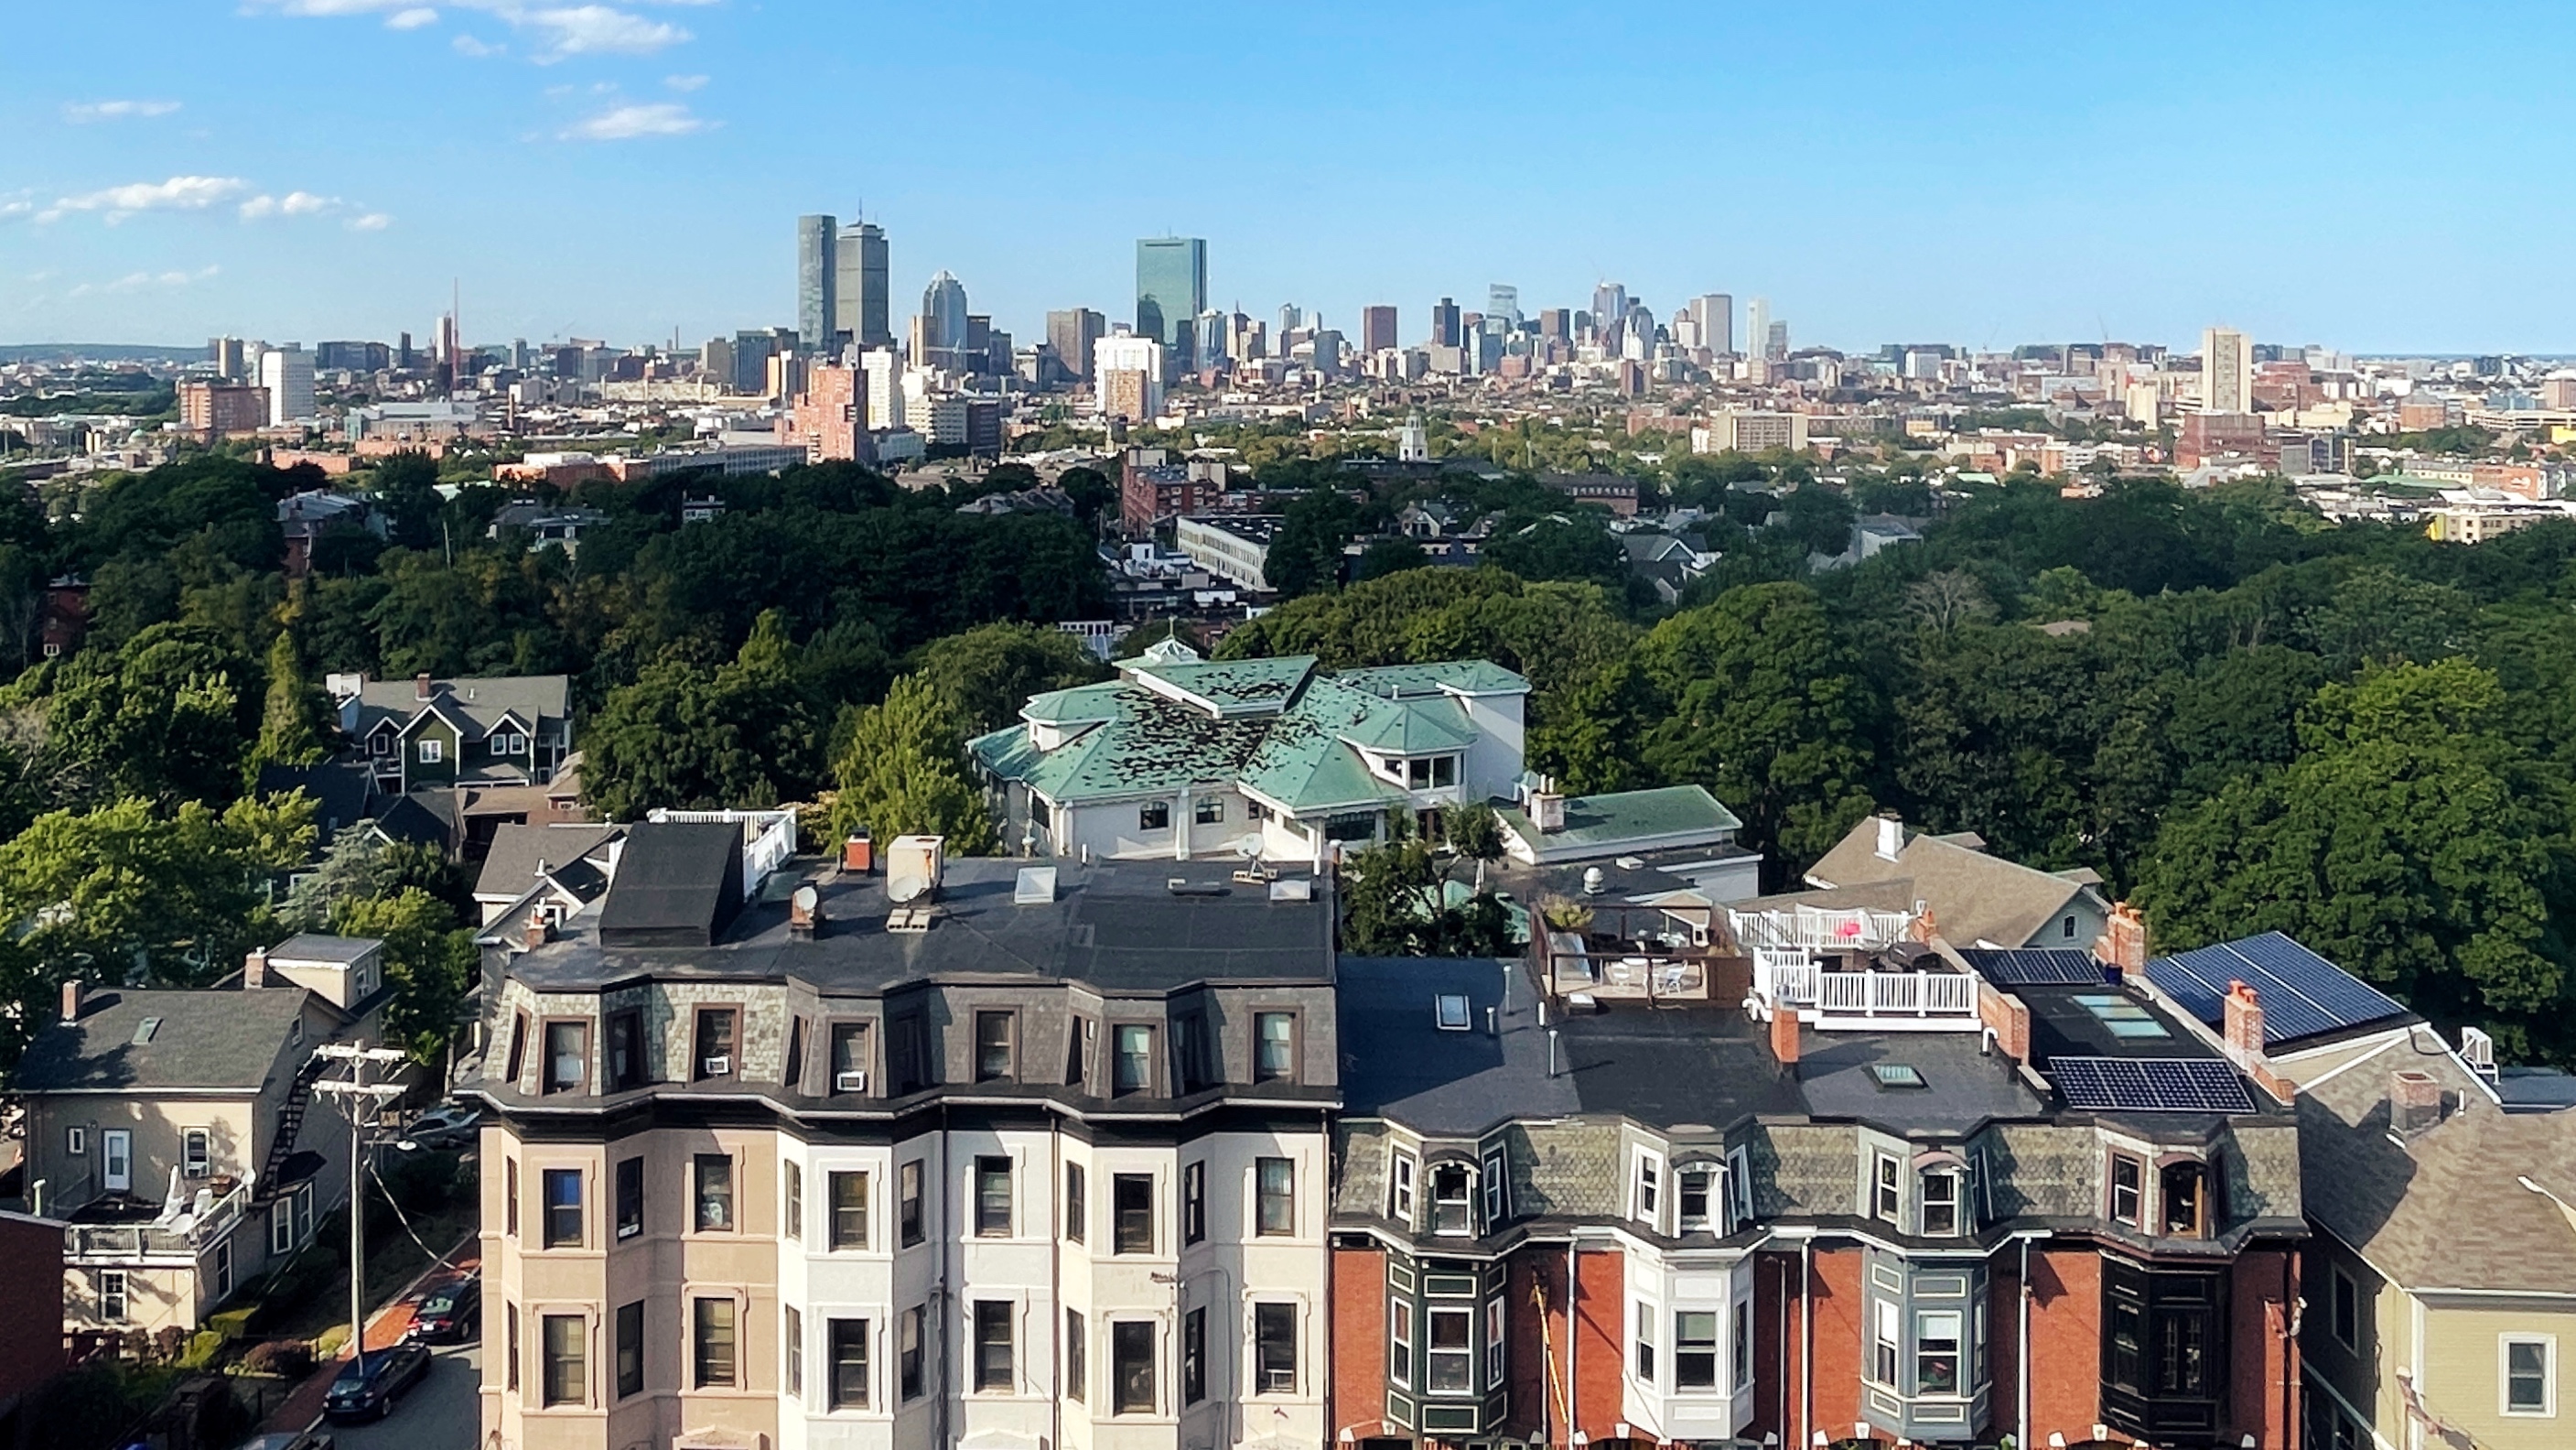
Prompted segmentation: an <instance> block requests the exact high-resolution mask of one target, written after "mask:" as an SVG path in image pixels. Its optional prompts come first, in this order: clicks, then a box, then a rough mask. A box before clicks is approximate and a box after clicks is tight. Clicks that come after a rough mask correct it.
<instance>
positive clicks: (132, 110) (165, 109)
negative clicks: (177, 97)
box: [63, 101, 179, 125]
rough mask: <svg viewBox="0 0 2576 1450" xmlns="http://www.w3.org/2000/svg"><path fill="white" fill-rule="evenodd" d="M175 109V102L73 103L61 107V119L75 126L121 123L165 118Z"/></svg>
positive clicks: (177, 107)
mask: <svg viewBox="0 0 2576 1450" xmlns="http://www.w3.org/2000/svg"><path fill="white" fill-rule="evenodd" d="M177 109H179V103H178V102H177V101H74V102H71V103H69V104H67V105H65V106H64V107H63V119H64V120H66V121H70V122H72V123H74V124H76V125H77V124H81V123H85V122H89V121H121V120H124V119H125V118H126V117H128V116H143V117H151V116H166V115H169V114H170V113H171V112H172V111H175V110H177Z"/></svg>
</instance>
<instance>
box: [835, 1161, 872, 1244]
mask: <svg viewBox="0 0 2576 1450" xmlns="http://www.w3.org/2000/svg"><path fill="white" fill-rule="evenodd" d="M831 1185H832V1248H833V1249H834V1250H835V1251H841V1250H851V1249H865V1248H866V1247H867V1246H868V1175H866V1174H864V1173H835V1174H833V1175H831Z"/></svg>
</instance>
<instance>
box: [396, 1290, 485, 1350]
mask: <svg viewBox="0 0 2576 1450" xmlns="http://www.w3.org/2000/svg"><path fill="white" fill-rule="evenodd" d="M482 1320H483V1279H482V1276H481V1275H479V1274H468V1275H466V1276H465V1277H464V1278H461V1279H450V1280H448V1281H447V1282H446V1283H443V1284H432V1285H430V1286H429V1287H428V1288H427V1289H424V1290H422V1291H421V1295H420V1303H418V1304H417V1305H414V1306H413V1308H412V1311H411V1328H410V1329H408V1330H406V1331H404V1337H405V1338H407V1339H417V1340H420V1341H423V1342H424V1343H428V1344H451V1343H462V1342H464V1341H466V1340H469V1339H472V1338H473V1337H474V1330H475V1326H477V1325H478V1324H480V1323H482Z"/></svg>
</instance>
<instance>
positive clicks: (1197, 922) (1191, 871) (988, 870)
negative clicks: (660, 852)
mask: <svg viewBox="0 0 2576 1450" xmlns="http://www.w3.org/2000/svg"><path fill="white" fill-rule="evenodd" d="M727 829H730V828H727ZM630 850H631V848H630ZM1024 867H1039V868H1045V869H1051V870H1052V871H1053V872H1054V873H1055V879H1056V889H1055V891H1054V894H1053V896H1052V898H1051V899H1049V900H1044V901H1036V902H1030V903H1027V904H1020V903H1017V902H1015V900H1014V895H1015V886H1016V883H1017V881H1018V878H1019V874H1020V872H1021V870H1022V869H1023V868H1024ZM624 869H625V867H624V865H623V864H621V866H620V874H621V875H622V874H623V872H624ZM1231 873H1232V867H1231V865H1230V864H1217V863H1210V862H1204V861H1186V862H1184V861H1110V862H1100V863H1096V864H1094V865H1090V866H1083V865H1079V864H1076V863H1073V862H1069V861H1045V862H1026V861H1017V860H1011V859H1007V858H978V857H961V858H954V859H951V860H950V861H949V862H948V863H947V866H946V871H945V874H944V879H943V881H942V883H941V886H940V888H939V891H938V894H937V897H936V900H935V910H936V915H935V917H934V919H933V921H932V924H931V927H930V929H929V930H928V931H924V932H898V931H889V930H887V927H886V921H887V917H888V914H889V912H890V911H891V910H892V906H893V904H892V903H891V902H889V901H888V900H887V898H886V894H885V878H884V877H883V876H878V875H867V876H860V875H849V874H841V873H837V872H823V871H820V870H819V869H818V871H817V873H816V874H815V875H814V878H813V885H814V886H815V888H816V890H817V892H818V893H819V894H820V896H821V907H822V911H821V914H822V917H823V928H822V930H821V931H820V932H819V933H817V934H816V935H814V936H811V937H803V936H798V935H796V934H794V933H792V932H791V931H790V930H789V928H788V920H787V918H788V907H787V904H786V901H785V899H784V898H785V896H786V892H784V891H782V890H779V889H778V887H777V883H776V882H775V881H773V883H772V885H771V887H770V889H768V890H765V891H763V892H762V893H761V896H762V898H763V899H762V900H759V901H754V902H750V903H747V904H746V905H745V906H744V907H743V909H742V911H741V913H740V914H739V915H738V916H736V917H735V918H734V919H733V920H732V922H731V923H730V924H729V925H728V926H726V927H725V928H724V930H723V931H722V932H721V933H720V935H719V937H718V939H717V940H716V942H715V943H714V944H713V945H711V946H694V947H692V946H672V945H659V944H656V945H647V946H622V945H618V944H616V943H615V942H613V941H612V942H611V943H610V944H607V945H603V944H602V943H601V942H600V940H599V935H600V932H599V918H598V917H597V916H596V915H594V914H590V913H584V914H583V915H581V916H576V917H574V918H573V919H572V920H571V921H570V922H568V923H566V924H565V931H566V935H565V937H564V938H563V939H561V940H557V941H554V942H550V943H548V944H546V945H545V946H542V947H539V948H537V949H536V950H534V951H531V952H527V953H525V954H524V955H518V956H514V957H513V958H512V959H511V960H510V961H509V962H508V964H507V965H506V967H505V968H504V970H506V971H507V972H508V973H509V974H510V975H511V976H514V977H516V978H518V979H519V980H521V981H523V982H526V983H527V984H528V985H530V986H532V987H534V988H536V989H538V990H540V991H579V990H584V989H587V988H595V987H598V986H602V985H605V984H607V983H611V982H617V981H622V980H625V979H628V978H632V977H638V976H654V977H664V978H713V979H724V978H742V979H751V980H762V979H768V980H782V979H785V978H788V977H794V978H796V979H798V980H800V981H804V982H807V983H810V984H811V985H813V986H814V987H815V988H816V989H818V990H820V991H825V992H861V993H864V992H875V991H882V990H885V989H886V988H889V987H894V986H898V985H901V984H904V983H906V982H912V981H920V980H925V979H929V978H933V977H938V978H946V979H967V980H971V979H984V980H1008V979H1011V978H1015V977H1017V978H1026V979H1031V980H1067V981H1080V982H1085V983H1088V984H1090V985H1092V986H1094V987H1097V988H1100V989H1102V990H1104V991H1111V992H1163V991H1168V990H1171V989H1172V988H1175V987H1180V986H1186V985H1188V984H1190V983H1193V982H1203V981H1204V982H1226V981H1245V982H1250V981H1274V982H1315V983H1329V982H1331V981H1332V979H1333V903H1332V893H1331V888H1330V884H1329V883H1328V882H1322V881H1311V880H1309V879H1308V878H1306V877H1304V876H1295V877H1286V878H1283V882H1284V883H1286V884H1289V885H1290V887H1291V890H1292V891H1294V890H1297V889H1299V888H1302V889H1303V893H1304V894H1305V895H1306V897H1307V898H1308V899H1306V900H1273V899H1272V897H1273V894H1274V893H1273V890H1272V888H1271V886H1270V885H1266V884H1261V883H1253V884H1241V883H1236V882H1234V881H1232V880H1231V879H1230V877H1231ZM1175 878H1178V879H1180V880H1182V881H1184V882H1185V883H1187V889H1186V890H1183V891H1175V890H1173V889H1172V888H1171V886H1170V885H1169V882H1170V881H1172V880H1173V879H1175ZM615 898H616V892H615V890H614V889H612V890H611V892H610V896H609V899H610V900H612V901H613V900H615Z"/></svg>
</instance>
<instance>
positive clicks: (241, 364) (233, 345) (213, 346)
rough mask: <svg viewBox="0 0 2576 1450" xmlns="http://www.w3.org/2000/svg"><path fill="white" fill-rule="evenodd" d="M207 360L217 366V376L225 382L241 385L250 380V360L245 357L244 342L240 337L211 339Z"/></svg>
mask: <svg viewBox="0 0 2576 1450" xmlns="http://www.w3.org/2000/svg"><path fill="white" fill-rule="evenodd" d="M206 360H207V361H208V362H211V363H213V364H214V365H215V376H216V377H217V378H219V379H221V380H223V381H224V382H227V383H239V382H247V381H248V380H249V379H250V360H249V358H248V357H246V356H245V355H244V352H243V349H242V340H241V339H240V338H238V337H217V338H209V339H208V340H207V342H206Z"/></svg>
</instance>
